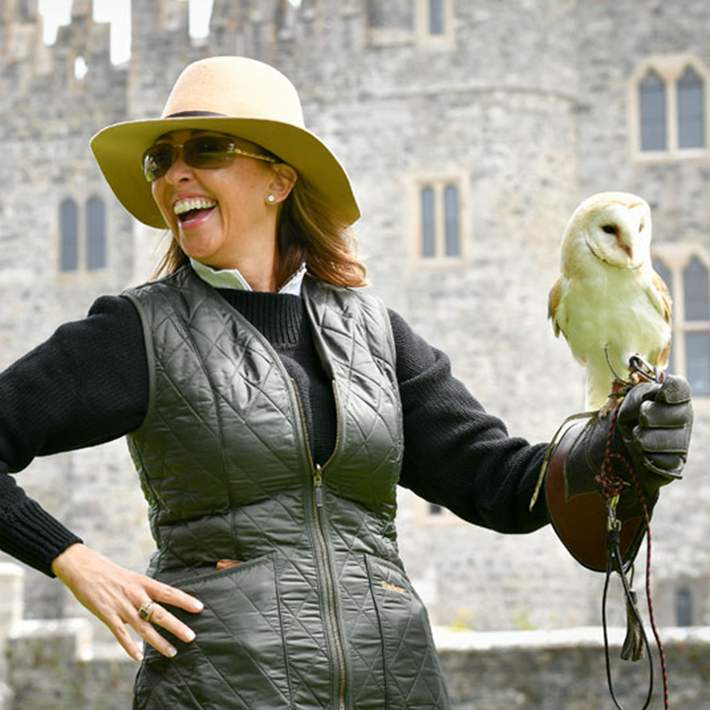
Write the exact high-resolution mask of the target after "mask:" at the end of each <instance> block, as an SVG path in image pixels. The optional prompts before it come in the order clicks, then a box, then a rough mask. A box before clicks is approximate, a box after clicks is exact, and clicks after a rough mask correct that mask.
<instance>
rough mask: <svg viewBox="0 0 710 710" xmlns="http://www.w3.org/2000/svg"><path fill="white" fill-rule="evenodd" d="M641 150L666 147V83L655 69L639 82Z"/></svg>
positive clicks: (663, 148)
mask: <svg viewBox="0 0 710 710" xmlns="http://www.w3.org/2000/svg"><path fill="white" fill-rule="evenodd" d="M639 108H640V114H641V150H665V149H666V85H665V82H664V81H663V79H661V77H660V76H659V75H658V74H657V73H656V72H655V71H653V70H649V71H648V73H647V74H646V76H645V77H644V78H643V79H642V80H641V83H640V84H639Z"/></svg>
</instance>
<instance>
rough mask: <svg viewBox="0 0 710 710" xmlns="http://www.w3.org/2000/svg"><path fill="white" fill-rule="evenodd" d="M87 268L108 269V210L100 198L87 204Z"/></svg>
mask: <svg viewBox="0 0 710 710" xmlns="http://www.w3.org/2000/svg"><path fill="white" fill-rule="evenodd" d="M86 268H87V269H89V271H96V270H97V269H104V268H106V210H105V208H104V203H103V200H101V198H99V197H90V198H89V199H88V200H87V202H86Z"/></svg>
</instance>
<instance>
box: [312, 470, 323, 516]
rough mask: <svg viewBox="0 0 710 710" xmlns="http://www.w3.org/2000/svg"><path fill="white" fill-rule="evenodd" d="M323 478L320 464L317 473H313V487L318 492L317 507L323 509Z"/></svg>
mask: <svg viewBox="0 0 710 710" xmlns="http://www.w3.org/2000/svg"><path fill="white" fill-rule="evenodd" d="M322 486H323V476H322V473H321V467H320V464H319V463H317V464H316V468H315V471H313V487H314V488H315V490H316V507H318V508H322V507H323V488H322Z"/></svg>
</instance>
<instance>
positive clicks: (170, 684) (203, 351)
mask: <svg viewBox="0 0 710 710" xmlns="http://www.w3.org/2000/svg"><path fill="white" fill-rule="evenodd" d="M127 295H129V296H130V297H131V298H132V300H133V301H134V303H136V305H137V307H138V309H139V312H140V313H141V316H142V318H143V319H144V325H145V329H146V331H147V332H148V333H150V334H151V337H152V342H151V343H149V345H150V346H152V348H153V352H154V356H153V357H154V372H155V377H154V385H153V387H152V394H151V405H150V408H149V411H148V415H147V416H146V420H145V422H144V423H143V426H142V427H141V428H140V429H139V430H138V431H136V432H133V433H132V434H131V435H130V436H129V448H130V451H131V454H132V456H133V460H134V462H135V464H136V468H137V470H138V472H139V475H140V478H141V485H142V487H143V490H144V492H145V494H146V498H147V500H148V502H149V504H150V512H149V515H150V522H151V529H152V531H153V535H154V537H155V540H156V544H157V546H158V550H157V552H156V553H155V554H154V555H153V557H152V558H151V563H150V566H149V568H148V574H151V575H152V576H155V577H157V578H159V579H161V580H163V581H165V582H166V583H168V584H174V585H176V586H180V587H182V588H184V589H186V590H187V591H190V592H191V593H194V594H195V596H197V597H198V598H201V599H203V601H204V602H205V611H203V612H202V615H200V617H199V621H196V619H197V618H198V617H195V616H193V615H190V614H188V613H187V612H181V611H180V610H176V611H175V613H176V614H177V615H182V616H181V618H183V617H184V621H185V622H186V623H187V624H188V625H191V626H192V628H194V629H195V631H196V632H197V639H196V641H194V642H193V643H192V644H187V645H185V644H182V643H181V642H180V641H179V640H178V639H174V638H172V639H171V640H172V641H173V643H174V645H176V647H178V649H179V653H178V656H177V657H176V658H175V659H165V658H163V657H162V656H160V655H159V654H157V653H156V652H154V651H152V649H146V661H144V663H143V665H142V666H141V669H140V672H139V674H138V676H137V679H136V691H135V704H134V708H136V709H140V710H155V709H156V708H163V707H166V708H167V707H169V708H171V710H172V709H173V708H178V709H180V708H191V709H193V708H194V709H195V710H198V709H199V710H203V709H205V708H210V709H211V708H217V707H219V708H220V710H223V709H231V708H235V709H241V708H247V707H249V708H255V709H263V710H271V708H274V709H276V708H279V709H280V708H285V707H293V708H303V709H305V708H309V709H310V708H323V709H324V710H325V709H326V708H328V709H330V708H331V707H333V706H334V703H335V700H334V698H333V692H334V689H335V688H337V677H336V673H337V668H336V664H335V663H334V659H333V658H331V654H330V653H329V650H328V649H329V643H328V641H327V640H326V639H327V635H326V634H327V633H332V632H333V628H334V627H333V623H335V627H336V628H337V631H338V632H339V634H340V635H341V636H342V640H343V644H344V646H345V651H346V655H347V676H346V683H347V685H346V687H347V707H348V709H349V710H381V709H382V708H383V707H385V706H386V707H391V708H400V707H401V708H405V707H407V708H408V707H428V708H445V707H446V705H445V704H444V703H445V691H443V693H444V694H443V695H442V690H441V688H442V687H443V683H442V681H441V677H440V671H439V669H438V664H436V663H433V662H431V661H428V662H426V663H424V664H422V663H421V662H420V656H421V655H422V654H421V653H420V651H422V649H423V650H426V651H427V653H428V654H429V658H430V659H431V658H434V661H435V660H436V659H435V655H434V652H433V647H432V645H431V638H430V635H429V632H428V621H427V620H426V612H424V616H423V617H421V614H420V618H419V623H418V625H414V626H412V627H411V629H409V628H408V629H406V633H405V635H404V638H403V639H402V644H401V645H400V646H398V647H391V645H390V644H389V642H388V641H387V636H386V634H388V633H390V634H391V633H392V630H393V629H394V628H396V622H397V613H394V614H392V613H391V612H392V609H391V606H390V605H389V603H388V602H383V600H382V599H378V597H377V595H376V593H375V592H374V591H373V590H374V589H375V588H374V587H373V583H372V579H371V575H370V574H368V569H367V566H366V564H365V559H366V555H369V556H372V559H377V560H383V561H384V562H383V564H390V565H394V568H393V569H400V570H401V562H400V561H399V557H398V555H397V545H396V537H395V529H394V517H395V512H396V485H397V479H398V476H399V470H400V467H401V460H402V446H403V433H402V422H401V404H400V401H399V392H398V388H397V380H396V371H395V360H394V358H395V353H394V344H393V339H392V337H391V333H390V331H389V321H388V316H387V312H386V309H385V308H384V305H383V304H382V303H381V302H380V301H379V299H377V298H375V297H374V296H371V295H367V294H365V293H362V292H356V291H353V290H351V289H341V288H336V287H331V286H329V285H327V284H323V283H321V282H319V281H317V280H315V279H313V278H312V277H310V276H306V278H305V280H304V297H305V299H306V305H307V311H308V314H309V318H310V320H311V323H312V328H313V334H314V337H315V338H316V346H317V348H318V351H319V353H320V355H321V360H322V363H323V366H324V367H326V369H327V370H329V371H330V372H331V374H332V377H333V380H334V387H335V392H336V406H337V408H338V412H337V414H338V422H339V431H338V443H337V446H336V450H335V452H334V455H333V457H332V458H331V460H330V461H329V462H328V465H327V466H326V467H325V468H324V469H323V484H324V500H325V506H324V509H323V515H322V518H321V521H322V524H323V528H324V530H325V535H326V540H327V542H326V544H327V547H328V548H329V550H330V552H329V553H328V554H329V556H330V557H331V559H332V570H333V573H334V579H335V584H336V597H337V599H336V606H335V608H334V610H333V612H332V613H331V612H328V613H326V610H325V608H324V604H325V602H324V599H325V598H326V595H325V594H324V586H323V585H324V578H323V577H322V574H321V572H320V571H319V567H318V565H317V560H316V554H315V550H314V548H313V540H314V537H313V536H314V535H315V534H316V533H315V532H314V530H315V526H314V525H313V513H312V512H310V511H311V505H312V494H311V486H312V479H311V476H310V471H309V470H307V466H306V465H305V463H304V462H305V441H304V439H303V434H302V432H301V429H300V427H299V421H300V413H299V411H298V409H297V408H295V407H294V405H293V398H292V397H293V395H292V390H291V389H290V387H291V385H290V382H289V377H288V374H287V373H286V371H285V370H284V368H283V365H282V364H281V362H280V359H279V357H278V355H277V354H276V353H275V351H274V350H273V348H272V347H271V346H270V344H269V343H268V342H267V341H266V340H265V339H264V338H263V336H262V335H261V334H260V333H259V332H258V331H256V329H254V328H253V327H252V326H251V324H249V323H248V322H247V321H246V320H245V319H244V318H243V317H242V316H241V314H239V313H238V312H236V311H234V309H232V308H231V307H230V306H229V305H228V304H227V303H226V302H224V301H223V299H222V298H221V297H220V296H219V294H217V293H216V292H215V291H214V289H212V287H210V286H208V285H207V284H205V283H204V282H202V281H201V280H200V279H199V278H197V277H196V276H195V275H194V273H193V272H192V270H191V269H190V268H189V267H184V268H183V269H181V270H179V271H178V272H176V273H175V274H174V275H172V276H171V277H168V278H167V279H163V280H162V281H160V282H157V283H154V284H147V285H145V286H143V287H138V288H136V289H130V290H129V291H128V292H127ZM149 351H150V348H149ZM224 557H227V558H234V559H240V560H248V561H249V562H247V563H246V564H245V565H242V566H240V567H237V568H233V569H232V570H228V571H227V572H218V573H215V572H214V563H215V561H216V560H217V559H220V558H224ZM368 559H370V558H368ZM388 561H389V562H388ZM400 574H401V575H402V578H403V579H406V578H405V577H404V575H403V572H401V571H400ZM408 605H409V607H411V610H413V611H412V613H413V614H419V611H418V609H419V607H418V606H417V600H416V598H415V596H414V595H411V596H410V597H409V598H408ZM400 611H401V609H400ZM398 613H399V612H398ZM188 617H189V618H188ZM333 618H335V619H337V622H333ZM326 628H330V629H331V631H330V632H327V631H326ZM410 653H417V654H418V655H417V656H416V658H413V659H409V660H408V654H410ZM425 655H426V654H425ZM393 667H394V668H395V671H393V670H392V669H393ZM397 668H400V670H396V669H397ZM393 672H394V675H395V676H396V677H395V679H392V677H391V676H392V675H393ZM427 689H428V690H427ZM442 698H443V699H442ZM421 702H423V703H424V705H419V703H421ZM412 703H414V704H412ZM426 703H429V705H426Z"/></svg>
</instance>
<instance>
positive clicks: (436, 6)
mask: <svg viewBox="0 0 710 710" xmlns="http://www.w3.org/2000/svg"><path fill="white" fill-rule="evenodd" d="M429 34H431V35H443V34H444V0H429Z"/></svg>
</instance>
